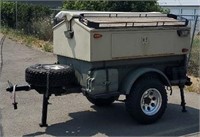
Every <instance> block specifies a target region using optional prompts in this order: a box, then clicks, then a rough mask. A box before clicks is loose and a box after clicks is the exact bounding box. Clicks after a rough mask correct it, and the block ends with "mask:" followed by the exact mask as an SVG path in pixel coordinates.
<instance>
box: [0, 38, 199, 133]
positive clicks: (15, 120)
mask: <svg viewBox="0 0 200 137" xmlns="http://www.w3.org/2000/svg"><path fill="white" fill-rule="evenodd" d="M3 55H4V67H3V73H2V77H1V79H0V136H5V137H8V136H47V135H49V136H184V135H187V136H189V135H192V136H198V134H197V132H199V108H200V107H199V97H200V96H199V95H198V94H196V93H188V92H186V101H187V110H188V112H187V113H182V112H181V107H180V105H179V104H180V96H179V91H178V90H177V89H174V92H173V95H172V96H169V101H168V102H169V104H168V108H167V110H166V112H165V114H164V116H163V117H162V119H161V120H159V121H158V122H157V123H155V124H151V125H140V124H137V123H136V122H135V121H134V120H133V119H132V118H131V117H130V116H129V115H128V113H127V112H126V110H125V106H124V104H123V103H121V102H115V103H114V104H113V105H112V106H110V107H106V108H98V107H95V106H93V105H92V104H90V103H89V102H88V101H87V99H86V98H85V97H84V96H83V95H82V94H70V95H66V96H61V97H55V96H52V97H51V98H50V103H52V104H51V105H50V106H49V113H48V114H49V115H48V124H49V127H47V128H40V127H39V125H38V124H39V122H40V119H41V109H42V107H41V105H42V96H41V95H39V94H38V93H37V92H35V91H34V90H32V91H28V92H18V93H17V102H18V109H17V110H13V106H12V105H11V103H12V101H11V99H10V94H9V93H7V92H6V91H5V89H6V87H7V80H10V81H12V82H14V83H18V84H23V83H25V81H24V70H25V68H26V67H28V66H30V65H32V64H36V63H54V62H56V56H54V55H53V54H50V53H44V52H41V51H38V50H34V49H31V48H28V47H26V46H23V45H21V44H17V43H16V42H14V41H11V40H9V39H6V40H5V44H4V47H3Z"/></svg>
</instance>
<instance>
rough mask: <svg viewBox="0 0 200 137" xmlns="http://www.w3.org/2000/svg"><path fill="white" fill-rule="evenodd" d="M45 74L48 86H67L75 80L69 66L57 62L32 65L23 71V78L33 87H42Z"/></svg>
mask: <svg viewBox="0 0 200 137" xmlns="http://www.w3.org/2000/svg"><path fill="white" fill-rule="evenodd" d="M49 68H51V69H49ZM48 73H49V74H48ZM47 74H48V75H49V87H50V88H55V87H63V86H69V85H72V84H74V83H75V81H76V78H75V72H74V70H73V69H72V68H71V67H70V66H67V65H58V64H36V65H32V66H30V67H28V68H27V69H26V71H25V80H26V82H27V83H29V84H30V85H33V86H34V87H40V88H41V87H42V88H43V87H46V85H47Z"/></svg>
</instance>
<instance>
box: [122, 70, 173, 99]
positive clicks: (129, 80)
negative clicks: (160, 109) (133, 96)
mask: <svg viewBox="0 0 200 137" xmlns="http://www.w3.org/2000/svg"><path fill="white" fill-rule="evenodd" d="M147 73H154V74H155V73H156V74H157V75H158V76H159V77H160V78H161V80H162V81H163V82H164V84H165V85H166V86H168V87H169V88H170V90H171V92H172V86H171V83H170V81H169V79H168V78H167V76H166V75H165V74H164V73H163V72H162V71H160V70H158V69H154V68H139V69H137V70H133V71H131V72H130V73H128V75H127V77H126V78H125V80H124V82H123V83H122V86H121V88H120V90H121V91H123V93H125V94H126V95H128V94H129V93H130V91H131V88H132V86H133V85H134V83H135V82H136V80H137V79H138V78H140V77H141V76H143V75H144V74H147Z"/></svg>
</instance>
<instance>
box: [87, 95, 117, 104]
mask: <svg viewBox="0 0 200 137" xmlns="http://www.w3.org/2000/svg"><path fill="white" fill-rule="evenodd" d="M86 98H87V99H88V101H89V102H90V103H92V104H94V105H96V106H99V107H103V106H109V105H111V104H112V103H113V102H114V101H115V100H117V99H118V98H119V96H112V97H109V98H92V97H90V96H88V95H86Z"/></svg>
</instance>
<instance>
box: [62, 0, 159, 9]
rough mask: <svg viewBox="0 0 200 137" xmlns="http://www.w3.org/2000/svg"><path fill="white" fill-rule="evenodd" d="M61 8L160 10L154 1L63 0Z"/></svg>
mask: <svg viewBox="0 0 200 137" xmlns="http://www.w3.org/2000/svg"><path fill="white" fill-rule="evenodd" d="M63 9H67V10H91V11H162V9H161V8H160V6H159V5H158V3H157V2H156V1H106V0H92V1H82V0H74V1H65V2H64V4H63Z"/></svg>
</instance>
